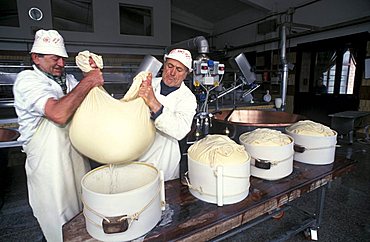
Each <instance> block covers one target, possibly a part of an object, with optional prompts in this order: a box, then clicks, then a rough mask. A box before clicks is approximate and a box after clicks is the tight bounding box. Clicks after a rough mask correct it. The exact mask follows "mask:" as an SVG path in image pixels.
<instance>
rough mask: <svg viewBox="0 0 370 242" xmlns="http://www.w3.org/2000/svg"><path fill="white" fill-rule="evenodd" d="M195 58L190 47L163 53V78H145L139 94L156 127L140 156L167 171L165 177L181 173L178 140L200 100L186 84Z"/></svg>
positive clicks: (167, 178) (168, 177) (186, 132)
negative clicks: (151, 138) (148, 109)
mask: <svg viewBox="0 0 370 242" xmlns="http://www.w3.org/2000/svg"><path fill="white" fill-rule="evenodd" d="M191 65H192V58H191V54H190V52H189V51H188V50H184V49H174V50H172V51H171V52H170V53H169V54H166V55H165V56H164V65H163V72H162V77H161V78H154V79H153V80H150V78H151V77H149V79H148V80H146V81H143V83H142V85H141V87H140V90H139V96H140V97H142V98H143V99H144V101H145V103H146V104H147V105H148V106H149V108H150V110H151V118H152V119H153V120H154V125H155V127H156V136H155V140H154V143H153V145H152V146H151V147H150V148H149V150H148V151H147V152H146V153H145V154H144V155H143V156H141V157H140V158H139V160H140V161H145V162H148V163H152V164H153V165H154V166H156V167H157V168H158V169H160V170H162V171H163V172H164V178H165V180H171V179H175V178H178V177H179V172H180V159H181V153H180V147H179V142H178V141H179V140H181V139H183V138H184V137H185V136H186V135H187V134H188V133H189V131H190V129H191V124H192V122H193V118H194V115H195V111H196V107H197V102H196V99H195V96H194V94H193V93H192V92H191V90H190V89H189V88H188V87H187V86H186V85H185V84H184V79H185V78H186V76H187V75H188V74H189V73H190V72H191V71H192V68H191Z"/></svg>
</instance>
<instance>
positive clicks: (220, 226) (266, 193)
mask: <svg viewBox="0 0 370 242" xmlns="http://www.w3.org/2000/svg"><path fill="white" fill-rule="evenodd" d="M355 163H356V162H355V161H353V160H348V159H346V158H344V157H343V158H341V157H340V158H339V157H337V158H336V160H335V161H334V163H332V164H329V165H324V166H314V165H307V164H304V163H300V162H294V171H293V173H292V174H291V175H290V176H288V177H286V178H283V179H280V180H277V181H267V180H262V179H258V178H254V177H251V178H250V182H251V187H250V192H249V195H248V197H247V198H246V199H244V200H243V201H241V202H239V203H236V204H230V205H225V206H222V207H218V206H217V205H215V204H210V203H206V202H203V201H201V200H198V199H197V198H195V197H194V196H192V195H191V194H190V192H189V190H188V187H187V186H184V185H182V184H181V182H180V180H179V179H177V180H172V181H169V182H166V184H165V186H166V202H167V204H168V205H169V208H170V209H171V210H173V215H172V218H171V222H170V223H169V224H166V225H165V226H156V227H155V228H154V229H153V230H152V231H150V232H149V233H148V234H147V235H146V236H145V239H144V240H145V241H179V240H181V241H192V242H194V241H205V240H211V239H214V238H216V240H217V236H223V235H225V233H226V235H228V234H232V233H236V232H239V231H241V230H239V231H238V229H239V228H243V227H246V228H248V227H251V226H252V225H253V224H254V223H255V221H256V219H258V218H260V217H263V216H266V215H269V214H271V213H273V212H276V211H277V210H279V209H281V208H283V207H285V205H287V204H288V203H289V202H290V201H293V200H295V199H297V198H299V197H301V196H304V194H306V193H308V192H311V191H314V190H316V189H317V190H320V189H322V188H325V187H326V185H327V184H328V183H330V182H331V181H332V180H334V179H335V178H336V177H340V176H342V175H344V174H346V173H348V172H350V171H351V170H352V169H353V168H354V167H355ZM319 188H320V189H319ZM324 191H325V190H323V192H321V193H320V194H321V195H322V198H323V197H324V196H325V193H324ZM319 201H320V202H319V203H320V204H319V206H318V207H319V210H322V209H323V199H321V200H319ZM319 212H320V211H319ZM316 216H319V217H315V219H316V221H314V222H313V223H312V222H311V223H309V224H308V225H307V226H312V225H315V224H316V225H318V223H319V222H320V221H319V219H320V215H316ZM251 223H253V224H252V225H250V224H251ZM302 228H303V227H302ZM230 231H231V232H230ZM235 231H236V232H235ZM300 231H302V230H300ZM295 232H297V231H295ZM63 236H64V241H96V240H95V239H93V238H91V236H90V235H89V234H88V233H87V231H86V228H85V218H84V216H83V214H82V213H80V214H78V215H77V216H76V217H74V218H73V219H72V220H70V221H69V222H67V223H66V224H65V225H64V226H63ZM218 238H220V237H218Z"/></svg>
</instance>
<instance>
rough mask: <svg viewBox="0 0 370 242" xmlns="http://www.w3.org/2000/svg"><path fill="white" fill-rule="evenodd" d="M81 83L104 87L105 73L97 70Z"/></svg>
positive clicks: (92, 71)
mask: <svg viewBox="0 0 370 242" xmlns="http://www.w3.org/2000/svg"><path fill="white" fill-rule="evenodd" d="M81 82H89V83H90V84H92V85H93V87H97V86H102V85H103V84H104V78H103V73H102V72H101V71H100V69H95V70H91V71H89V72H87V73H86V74H85V75H84V78H83V79H82V80H81Z"/></svg>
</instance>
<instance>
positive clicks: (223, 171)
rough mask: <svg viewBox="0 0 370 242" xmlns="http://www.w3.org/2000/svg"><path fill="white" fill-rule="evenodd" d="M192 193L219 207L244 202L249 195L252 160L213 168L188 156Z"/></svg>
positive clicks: (190, 189)
mask: <svg viewBox="0 0 370 242" xmlns="http://www.w3.org/2000/svg"><path fill="white" fill-rule="evenodd" d="M188 170H189V171H188V176H189V181H188V182H189V184H188V186H189V191H190V193H191V194H192V195H193V196H194V197H196V198H198V199H200V200H202V201H205V202H209V203H214V204H217V205H218V206H223V205H224V204H233V203H237V202H240V201H242V200H243V199H244V198H246V197H247V196H248V194H249V186H250V182H249V178H250V158H249V159H248V160H246V161H245V162H243V163H240V164H232V165H227V164H225V165H223V166H220V165H219V166H217V167H214V168H213V167H211V166H210V164H207V163H204V162H199V161H196V160H193V159H192V158H191V157H190V156H189V155H188Z"/></svg>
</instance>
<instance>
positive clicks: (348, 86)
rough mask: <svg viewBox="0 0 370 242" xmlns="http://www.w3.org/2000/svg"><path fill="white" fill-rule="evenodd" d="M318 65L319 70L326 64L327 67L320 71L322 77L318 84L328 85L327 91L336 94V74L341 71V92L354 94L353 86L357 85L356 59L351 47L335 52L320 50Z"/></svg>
mask: <svg viewBox="0 0 370 242" xmlns="http://www.w3.org/2000/svg"><path fill="white" fill-rule="evenodd" d="M341 53H343V54H341ZM328 55H330V56H329V57H330V58H328ZM338 56H339V57H338ZM316 66H317V68H318V70H320V66H325V69H324V70H321V73H318V74H319V75H320V78H319V81H318V83H316V86H320V85H321V84H323V85H325V86H326V87H327V92H326V93H328V94H334V93H335V91H334V90H335V80H336V75H337V72H340V76H339V78H338V80H339V94H353V87H354V85H355V72H356V61H355V58H354V56H353V53H351V50H350V49H346V50H345V51H344V52H343V51H340V50H337V51H335V52H332V51H325V52H318V53H317V60H316ZM337 67H340V68H337ZM315 74H317V73H315ZM338 75H339V73H338ZM316 79H317V78H316ZM320 82H322V83H320Z"/></svg>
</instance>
